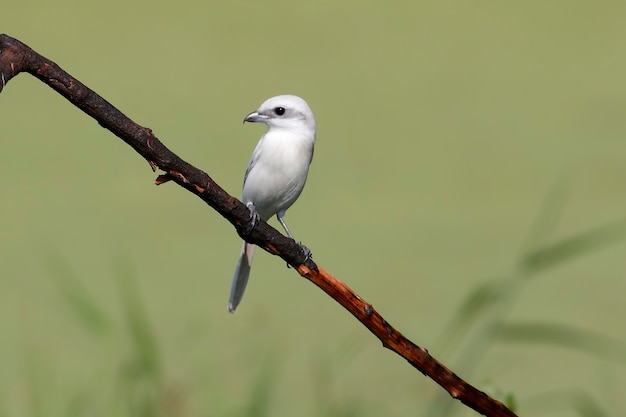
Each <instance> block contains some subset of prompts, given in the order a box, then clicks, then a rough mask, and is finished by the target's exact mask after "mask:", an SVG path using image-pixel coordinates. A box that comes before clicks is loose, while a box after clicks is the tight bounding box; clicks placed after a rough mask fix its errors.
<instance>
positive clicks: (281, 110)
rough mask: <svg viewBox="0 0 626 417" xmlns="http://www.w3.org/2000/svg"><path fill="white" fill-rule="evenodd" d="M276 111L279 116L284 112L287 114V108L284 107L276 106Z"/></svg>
mask: <svg viewBox="0 0 626 417" xmlns="http://www.w3.org/2000/svg"><path fill="white" fill-rule="evenodd" d="M274 113H276V114H277V115H279V116H282V115H283V114H285V108H284V107H276V108H275V109H274Z"/></svg>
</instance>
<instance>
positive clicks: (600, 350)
mask: <svg viewBox="0 0 626 417" xmlns="http://www.w3.org/2000/svg"><path fill="white" fill-rule="evenodd" d="M498 338H499V339H500V340H501V341H504V342H508V343H536V344H547V345H554V346H560V347H564V348H570V349H575V350H578V351H581V352H585V353H589V354H592V355H596V356H599V357H602V358H605V359H611V360H618V361H622V362H626V342H624V341H621V340H619V339H615V338H612V337H608V336H605V335H601V334H598V333H594V332H590V331H587V330H583V329H579V328H575V327H572V326H567V325H563V324H549V323H516V324H510V323H509V324H506V323H503V324H502V325H501V327H500V329H499V332H498Z"/></svg>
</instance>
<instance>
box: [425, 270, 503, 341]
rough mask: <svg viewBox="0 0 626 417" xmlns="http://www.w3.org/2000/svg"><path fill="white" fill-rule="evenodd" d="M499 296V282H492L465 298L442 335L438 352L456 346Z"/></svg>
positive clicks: (478, 287) (480, 285)
mask: <svg viewBox="0 0 626 417" xmlns="http://www.w3.org/2000/svg"><path fill="white" fill-rule="evenodd" d="M497 294H498V282H497V281H490V282H483V283H481V284H478V285H477V286H476V287H474V289H473V290H472V291H471V292H470V293H469V294H468V295H467V296H466V297H465V300H464V301H463V303H462V304H461V305H460V306H459V307H458V308H457V309H456V311H455V312H454V315H453V316H452V319H451V320H450V322H449V324H448V325H447V326H446V328H445V329H444V331H443V333H442V334H441V336H440V338H439V341H438V343H437V345H438V346H439V348H437V349H436V350H438V351H445V349H446V348H449V347H452V346H456V345H458V343H459V340H461V339H462V338H463V337H464V336H465V334H467V332H468V331H469V330H470V329H471V324H472V322H474V321H475V320H477V319H478V318H479V316H480V315H481V314H482V312H483V311H484V310H485V309H487V308H488V307H489V306H490V305H491V302H492V301H493V300H494V297H495V296H496V295H497Z"/></svg>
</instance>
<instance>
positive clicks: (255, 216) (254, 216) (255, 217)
mask: <svg viewBox="0 0 626 417" xmlns="http://www.w3.org/2000/svg"><path fill="white" fill-rule="evenodd" d="M246 207H248V210H250V220H249V223H248V225H247V227H246V230H245V234H246V235H249V234H250V233H252V230H254V228H255V227H256V225H257V223H258V222H259V220H261V216H260V215H259V212H257V211H256V208H255V207H254V204H252V203H248V204H246Z"/></svg>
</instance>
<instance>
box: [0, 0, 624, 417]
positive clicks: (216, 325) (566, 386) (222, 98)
mask: <svg viewBox="0 0 626 417" xmlns="http://www.w3.org/2000/svg"><path fill="white" fill-rule="evenodd" d="M625 21H626V3H623V2H611V1H596V2H581V1H553V2H534V1H529V2H487V1H471V2H468V1H454V2H437V1H415V2H357V1H345V2H337V1H332V2H295V1H290V2H287V1H266V2H257V3H253V2H244V1H232V2H204V1H178V2H159V1H157V2H149V1H137V2H128V1H108V2H85V1H69V0H59V1H56V2H37V1H25V2H8V3H7V4H4V5H3V6H2V19H1V22H2V25H1V26H0V32H2V33H6V34H9V35H10V36H13V37H16V38H18V39H20V40H22V41H23V42H25V43H27V44H28V45H30V46H31V47H32V48H34V49H35V50H37V51H38V52H40V53H41V54H43V55H44V56H46V57H48V58H50V59H51V60H53V61H55V62H57V63H58V64H59V65H61V67H63V68H64V69H65V70H66V71H68V72H69V73H70V74H72V75H73V76H74V77H76V78H78V79H79V80H81V81H82V82H84V83H85V84H86V85H88V86H89V87H90V88H92V89H94V90H95V91H97V92H98V93H99V94H101V95H102V96H103V97H104V98H106V99H107V100H108V101H110V102H111V103H113V104H114V105H115V106H117V107H118V108H119V109H120V110H122V111H123V112H125V113H126V114H127V115H128V116H129V117H131V118H132V119H133V120H135V121H136V122H138V123H139V124H142V125H144V126H147V127H150V128H151V129H153V130H154V132H155V133H156V135H157V136H158V137H159V138H160V139H161V140H162V141H163V142H164V143H165V144H166V145H167V146H168V147H169V148H170V149H172V150H173V151H174V152H176V153H177V154H178V155H179V156H181V157H182V158H183V159H185V160H187V161H188V162H190V163H192V164H194V165H195V166H197V167H198V168H200V169H202V170H204V171H206V172H208V173H209V175H211V176H212V178H213V179H214V180H215V181H217V182H218V183H219V184H220V185H221V186H222V187H224V188H225V189H226V190H227V191H228V192H230V193H231V194H233V195H236V196H239V193H240V189H241V181H242V177H243V173H244V171H245V167H246V164H247V162H248V159H249V156H250V153H251V152H252V149H253V148H254V146H255V144H256V141H257V140H258V138H259V137H260V135H261V134H262V133H263V131H264V130H263V127H262V126H257V125H247V124H246V125H245V126H242V124H241V121H242V119H243V117H244V116H245V115H246V114H247V113H248V112H250V111H252V110H254V109H256V108H257V107H258V105H259V104H260V103H261V102H262V101H264V100H265V99H266V98H268V97H270V96H273V95H277V94H284V93H291V94H297V95H300V96H302V97H304V98H305V99H306V100H307V101H308V102H309V104H310V105H311V107H312V109H313V111H314V113H315V115H316V118H317V123H318V135H317V138H318V141H317V144H316V150H315V158H314V161H313V165H312V167H311V171H310V175H309V181H308V183H307V186H306V188H305V190H304V192H303V194H302V196H301V198H300V199H299V201H298V202H297V203H296V204H295V205H294V207H292V208H291V209H290V210H289V211H288V213H287V216H286V221H287V224H289V227H290V229H291V231H292V232H293V233H294V235H295V236H296V238H297V239H298V240H302V242H303V243H305V244H306V245H307V246H308V247H309V248H310V249H311V250H312V252H313V254H314V259H315V260H316V261H317V262H318V263H319V264H320V265H322V266H323V267H324V268H326V269H328V270H329V271H330V272H332V273H333V274H334V275H336V276H337V277H339V278H340V279H342V280H344V281H345V282H346V283H348V285H350V286H351V287H352V288H353V289H354V290H355V291H356V292H357V293H359V294H360V295H361V296H362V297H363V298H365V299H366V300H367V301H368V302H370V303H372V304H373V305H374V307H375V308H376V309H377V310H378V311H379V312H380V313H381V314H382V315H383V316H384V317H385V318H386V319H387V320H388V321H389V322H390V323H391V324H392V325H394V326H395V327H396V328H397V329H399V330H400V331H401V332H403V333H404V334H405V335H406V336H407V337H409V338H410V339H411V340H413V341H414V342H415V343H417V344H419V345H421V346H424V347H426V348H428V349H429V351H430V353H431V354H433V355H434V356H435V357H437V358H438V359H440V360H441V361H443V362H444V363H445V364H447V365H448V366H449V367H451V368H452V369H453V370H455V371H457V372H458V373H459V374H460V375H461V376H462V377H466V378H467V379H468V381H469V382H470V383H472V384H475V385H477V386H479V387H480V388H481V389H492V388H493V389H494V394H496V395H502V394H507V393H508V394H511V395H512V396H513V397H514V399H515V402H516V403H517V406H518V411H519V413H520V414H521V415H525V416H540V415H547V414H549V415H553V416H569V415H603V414H602V413H606V414H607V415H608V414H613V415H623V414H624V412H625V410H626V399H625V398H626V397H624V395H623V393H624V392H626V364H625V362H626V360H625V359H626V353H625V351H626V348H624V341H626V336H625V334H624V333H625V327H626V326H625V322H626V319H625V317H626V303H625V294H626V280H625V278H626V256H625V255H626V244H624V243H623V242H622V241H621V240H619V237H621V236H622V235H623V234H622V235H619V233H618V239H614V240H612V241H611V242H609V243H610V244H608V245H605V246H603V247H602V250H597V251H588V252H584V253H580V254H574V255H575V256H571V257H569V258H567V259H566V260H567V262H562V263H558V265H555V267H554V268H547V269H545V270H541V271H539V273H537V274H533V276H532V278H533V279H532V280H530V279H519V280H518V281H519V284H517V285H515V286H514V287H512V289H509V290H508V291H509V292H508V294H509V295H508V296H507V297H502V298H500V300H502V301H501V303H502V304H503V305H505V308H503V309H502V310H500V311H501V312H504V313H503V316H502V317H500V316H497V317H496V318H503V319H504V320H505V321H506V323H518V324H522V323H535V324H537V323H549V324H553V325H555V326H557V328H565V327H563V326H567V328H572V329H578V330H581V331H584V332H590V333H591V335H592V336H589V337H586V338H583V337H582V336H581V337H575V338H574V340H571V341H570V342H568V343H565V344H564V345H560V346H555V345H554V344H553V343H548V341H547V340H548V339H550V337H549V336H548V337H547V338H541V337H538V339H539V340H535V342H533V343H529V340H528V339H525V338H524V337H521V336H520V337H519V338H517V339H515V338H513V339H515V340H513V341H511V340H509V341H508V342H507V341H506V340H503V339H499V338H498V337H493V338H492V339H490V338H485V337H482V336H481V333H480V332H479V330H478V329H479V327H476V328H474V327H471V326H470V324H469V323H468V324H467V326H460V328H461V329H467V330H468V335H463V334H461V333H460V331H461V330H458V332H457V333H458V335H459V337H458V338H456V339H455V338H452V339H449V338H446V337H443V336H442V335H444V333H445V332H444V329H445V328H446V326H448V325H449V323H450V322H451V320H454V317H456V316H455V314H456V313H455V312H456V311H457V309H458V308H459V306H461V305H462V304H463V302H464V300H466V297H467V296H468V294H470V293H471V292H472V291H476V290H477V289H478V288H480V286H481V285H483V284H484V283H486V282H491V280H494V279H498V278H500V277H504V276H513V277H514V278H515V276H516V273H517V274H519V270H520V269H519V264H518V263H517V262H518V261H517V260H518V258H519V256H520V252H521V251H523V247H524V243H523V242H524V241H525V239H526V236H527V234H528V233H529V230H531V228H532V224H533V222H534V221H535V219H536V217H537V216H538V213H541V212H542V209H541V207H542V206H546V207H548V209H546V210H544V211H543V212H544V213H545V212H549V211H550V210H552V211H553V212H554V213H556V214H554V221H553V222H548V223H550V224H549V225H546V226H540V227H539V230H540V231H542V232H544V231H546V230H547V229H552V232H551V233H550V234H549V237H548V238H546V239H547V240H546V242H547V243H546V244H551V243H558V242H560V241H561V240H562V239H567V238H569V237H572V236H577V235H579V234H580V233H584V232H585V231H588V230H591V229H594V228H596V227H598V226H602V225H606V224H609V223H610V222H612V221H616V220H619V219H623V218H624V213H625V211H626V187H625V184H626V181H625V179H626V143H625V141H626V117H625V115H626V82H625V80H624V79H625V74H626V42H625V39H626V25H625V24H624V22H625ZM0 123H1V125H0V169H1V171H0V172H2V175H1V176H0V188H1V189H2V200H1V203H2V204H1V207H2V208H1V210H2V211H1V213H2V216H1V220H0V278H1V279H0V338H1V342H0V369H1V372H0V416H3V415H6V416H37V415H41V416H61V415H63V416H67V415H102V416H112V415H119V416H126V415H133V416H136V415H168V416H170V415H174V416H191V415H194V416H196V415H200V416H222V415H233V416H239V415H272V416H293V415H299V416H314V415H325V416H326V415H342V416H343V415H346V416H347V415H372V416H373V415H384V416H409V415H411V416H414V415H434V414H432V413H431V411H428V410H432V408H431V407H433V405H432V404H433V401H434V399H435V398H437V396H438V395H439V392H440V391H441V389H440V388H439V387H438V386H437V385H435V384H434V383H433V382H432V381H431V380H429V379H427V378H425V377H423V376H422V375H421V374H420V373H419V372H417V371H416V370H414V369H413V368H411V367H410V366H409V365H408V364H407V363H406V362H405V361H404V360H402V359H400V358H399V357H397V356H395V355H394V354H392V353H390V352H388V351H386V350H384V349H383V348H382V347H381V344H380V342H379V341H377V340H376V339H375V338H374V337H373V336H372V335H370V334H369V333H368V332H367V331H366V330H365V329H364V328H363V327H362V326H361V325H360V324H358V323H357V322H356V321H355V320H354V319H352V318H351V316H350V315H349V314H348V313H346V312H345V311H343V310H342V309H341V308H340V307H338V305H336V304H335V303H334V302H333V301H332V300H331V299H329V298H328V297H327V296H325V295H324V294H323V293H321V292H320V291H319V290H318V289H316V288H315V287H314V286H312V285H311V284H310V283H308V282H307V281H305V280H303V279H301V278H299V277H298V275H297V274H296V273H295V272H294V271H293V270H288V269H286V268H285V264H284V262H283V261H281V260H280V259H278V258H275V257H272V256H270V255H268V254H266V253H261V252H258V253H257V256H256V259H255V265H254V267H253V270H252V277H251V282H250V285H249V287H248V291H247V294H246V297H245V298H244V300H243V303H242V305H241V306H240V308H239V309H238V311H237V313H236V314H234V315H229V314H228V313H227V312H226V301H227V297H228V291H229V286H230V280H231V276H232V272H233V270H234V267H235V263H236V259H237V255H238V251H239V249H240V240H239V238H238V237H237V235H236V233H234V229H233V228H232V226H230V224H228V223H227V222H226V221H225V220H224V219H223V218H222V217H220V216H219V215H218V214H216V213H215V212H214V211H212V210H211V209H210V208H209V207H208V206H206V205H204V204H203V203H202V202H201V201H200V200H199V199H197V198H196V197H194V196H193V195H191V194H190V193H188V192H186V191H184V190H182V189H181V188H179V187H177V186H176V185H174V184H166V185H162V186H159V187H156V186H154V185H153V181H154V178H155V176H156V174H154V173H152V172H151V171H150V169H149V166H148V165H147V163H146V162H145V161H144V160H143V159H142V158H141V157H139V156H138V155H137V154H136V153H134V151H132V149H130V148H129V147H128V146H127V145H125V144H124V143H122V142H121V141H120V140H119V139H117V138H116V137H114V136H113V135H112V134H110V133H109V132H108V131H105V130H104V129H102V128H100V127H99V126H98V124H97V123H96V122H94V121H93V120H92V119H90V118H89V117H88V116H86V115H85V114H83V113H81V112H80V111H78V110H77V109H76V108H74V107H73V106H72V105H70V104H69V103H68V102H66V101H65V100H64V99H63V98H61V97H60V96H59V95H58V94H56V93H55V92H54V91H52V90H50V89H49V88H47V87H46V86H45V85H44V84H42V83H41V82H39V81H38V80H36V79H35V78H33V77H31V76H29V75H27V74H23V75H20V76H18V77H17V78H15V79H13V80H11V81H10V83H9V84H8V85H7V86H6V88H5V90H4V91H3V92H2V94H1V95H0ZM545 201H548V203H546V202H545ZM549 201H552V203H550V202H549ZM559 207H560V208H559ZM548 217H549V216H548ZM271 224H273V225H276V223H275V221H274V220H272V221H271ZM619 227H621V228H622V229H623V227H622V226H619ZM619 227H617V226H616V229H619ZM607 230H609V232H608V233H612V232H611V230H613V229H612V228H611V227H609V228H608V229H607ZM620 230H621V229H620ZM546 234H547V232H546ZM602 236H606V234H603V235H602ZM600 240H602V239H600ZM590 246H592V247H595V246H594V244H593V242H592V243H590ZM583 255H584V256H583ZM516 265H518V266H516ZM511 271H513V272H511ZM472 311H473V310H471V309H467V310H463V311H462V312H461V313H459V314H460V316H462V317H465V316H467V315H468V314H470V313H471V312H472ZM493 314H496V315H497V313H493ZM486 317H489V316H488V315H485V316H484V317H483V319H481V320H487V319H486ZM491 317H492V319H493V315H492V316H491ZM456 323H461V322H460V321H456ZM532 335H534V336H540V335H539V334H538V333H537V332H534V333H532V332H531V336H532ZM578 336H580V335H578ZM604 338H608V340H607V341H606V342H607V343H609V342H610V343H609V344H608V345H607V343H604V342H602V341H603V340H604ZM536 339H537V338H536ZM596 342H597V343H596ZM481 343H483V344H484V345H483V346H481ZM607 346H612V347H615V349H613V350H611V352H612V353H611V354H608V353H607V351H606V349H605V348H606V347H607ZM603 349H604V350H603ZM463 352H474V353H475V354H476V352H479V354H481V355H482V356H477V357H476V359H471V360H468V359H467V357H466V356H464V355H465V354H466V353H463ZM464 358H465V359H464ZM498 393H499V394H498ZM441 401H442V402H441V403H440V404H445V403H447V402H451V400H447V399H445V398H444V399H443V400H441ZM585 407H587V408H585ZM589 409H591V410H592V411H593V412H592V413H591V414H589V413H587V414H585V413H584V412H583V411H585V410H586V411H589ZM581 410H582V411H581ZM449 412H450V413H452V412H454V413H456V414H457V415H472V412H470V411H467V410H466V409H465V408H464V407H463V406H462V405H461V404H460V403H456V402H455V403H454V404H453V405H452V408H451V409H450V410H449Z"/></svg>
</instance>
